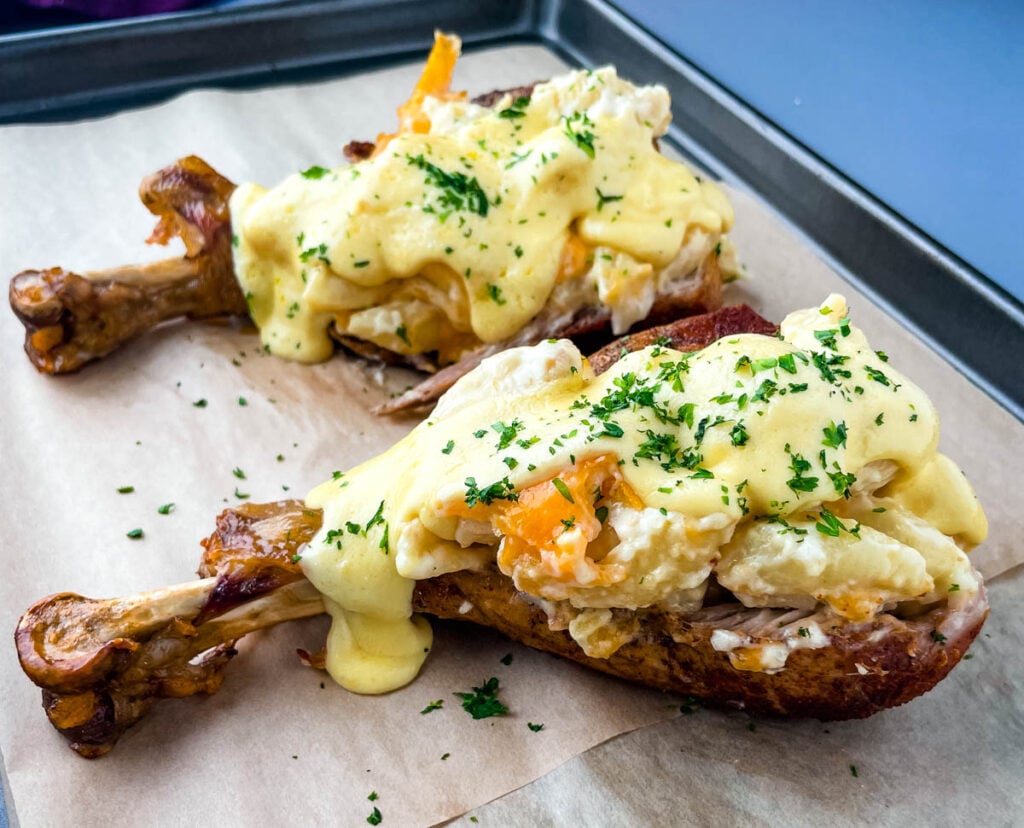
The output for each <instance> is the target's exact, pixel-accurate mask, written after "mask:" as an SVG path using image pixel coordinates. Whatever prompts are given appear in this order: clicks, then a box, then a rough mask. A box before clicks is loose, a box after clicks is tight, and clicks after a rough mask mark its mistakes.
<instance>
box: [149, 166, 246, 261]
mask: <svg viewBox="0 0 1024 828" xmlns="http://www.w3.org/2000/svg"><path fill="white" fill-rule="evenodd" d="M234 191H235V185H234V184H233V183H232V182H231V181H229V180H228V179H226V178H225V177H224V176H222V175H221V174H220V173H218V172H217V171H216V170H215V169H213V167H211V166H210V165H209V164H207V163H206V162H205V161H203V159H202V158H199V157H197V156H195V155H188V156H186V157H185V158H182V159H180V160H178V161H176V162H175V163H174V164H171V165H170V166H168V167H164V168H163V169H162V170H158V171H157V172H155V173H153V174H152V175H148V176H146V177H145V178H144V179H142V183H141V184H140V185H139V198H141V199H142V203H143V204H145V205H146V208H147V209H148V210H149V211H150V212H151V213H152V214H153V215H155V216H157V217H158V218H159V219H160V220H159V221H158V222H157V225H156V227H155V228H154V229H153V233H152V235H150V237H149V239H147V241H148V242H149V243H150V244H167V242H168V241H170V240H171V239H172V238H174V237H175V236H180V237H181V240H182V241H183V242H185V250H186V256H187V257H188V258H195V257H196V256H198V255H199V254H200V253H201V252H203V251H209V250H210V249H212V247H213V245H214V243H215V236H216V234H217V233H218V231H220V230H222V229H223V228H224V227H226V226H227V225H228V223H229V222H230V221H231V215H230V212H229V210H228V200H229V199H230V198H231V194H232V193H233V192H234Z"/></svg>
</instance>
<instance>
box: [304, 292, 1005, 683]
mask: <svg viewBox="0 0 1024 828" xmlns="http://www.w3.org/2000/svg"><path fill="white" fill-rule="evenodd" d="M846 313H847V312H846V303H845V300H844V299H843V298H842V297H840V296H830V297H829V299H828V300H827V301H826V303H825V304H824V305H823V306H822V307H821V308H813V309H810V310H807V311H800V312H798V313H794V314H791V315H790V316H789V317H788V318H787V319H786V320H785V322H784V323H783V325H782V332H781V338H774V337H765V336H758V335H741V336H736V337H732V338H729V339H723V340H719V341H718V342H715V343H713V344H712V345H710V346H708V347H707V348H705V349H704V350H702V351H700V352H697V353H694V354H689V355H687V354H681V353H679V352H676V351H673V350H671V349H667V348H663V347H654V348H648V349H646V350H643V351H639V352H636V353H633V354H629V355H627V356H625V357H624V358H623V359H622V360H620V361H619V362H618V363H617V364H616V365H615V366H613V367H612V368H611V369H610V370H609V371H607V372H606V373H604V374H602V375H601V376H598V377H594V376H593V375H592V373H591V371H590V369H589V366H588V365H587V363H586V361H585V360H584V359H583V358H582V357H581V356H580V354H579V352H578V351H577V350H576V348H575V347H574V346H573V345H571V344H570V343H568V342H564V341H561V342H555V341H551V342H547V343H544V344H541V345H538V346H536V347H534V348H520V349H513V350H511V351H507V352H505V353H503V354H500V355H498V356H496V357H492V358H491V359H489V360H487V361H485V362H484V363H483V364H482V365H481V366H480V367H479V368H478V369H477V370H475V371H473V372H471V373H470V374H468V375H467V376H465V377H464V378H463V379H461V380H460V381H459V382H458V383H457V384H456V385H455V386H454V387H453V388H452V389H451V390H450V391H449V392H448V393H447V394H446V395H445V396H444V397H443V398H442V399H441V401H440V402H439V404H438V406H437V408H436V409H435V411H434V413H433V415H432V416H431V418H430V419H429V420H428V421H426V422H425V423H423V424H421V425H420V426H419V427H417V428H416V429H415V430H414V431H413V432H411V433H410V434H409V435H408V436H407V437H406V438H405V439H404V440H402V441H401V442H399V443H398V444H397V445H396V446H395V447H394V448H392V449H391V450H390V451H388V452H386V453H385V454H383V455H381V456H379V457H378V458H376V459H374V460H372V461H370V462H369V463H366V464H364V465H363V466H360V467H358V468H356V469H354V470H352V471H350V472H349V473H348V474H345V475H339V476H337V479H334V480H331V481H328V482H327V483H325V484H323V485H322V486H320V487H319V488H317V489H316V490H314V491H313V492H312V493H311V494H310V496H309V498H308V501H307V502H308V504H309V505H310V506H315V507H319V508H323V509H324V510H325V516H324V524H323V529H322V530H321V532H320V534H319V535H318V536H317V537H316V538H314V540H313V541H312V542H311V543H310V544H309V546H308V547H307V548H306V549H305V550H304V551H303V553H302V554H303V560H302V564H303V569H304V571H305V572H306V574H307V575H308V577H309V578H310V580H311V581H312V582H313V583H314V584H315V585H316V586H317V588H318V589H320V590H321V591H322V592H323V593H324V594H325V595H326V596H327V597H328V598H329V599H330V602H331V603H330V604H329V606H330V608H331V611H332V615H333V616H334V619H335V627H336V628H340V630H341V632H339V633H338V634H337V635H335V633H334V632H333V631H332V634H331V643H330V645H329V659H330V661H329V663H330V664H331V665H332V666H331V672H332V675H334V676H335V677H336V678H337V679H338V680H339V681H340V682H341V683H342V684H343V685H345V686H346V687H350V688H351V689H355V690H358V691H360V692H380V691H384V690H388V689H392V688H393V687H396V686H400V685H401V684H403V683H405V682H407V681H408V680H409V679H410V678H411V677H412V676H413V675H415V672H416V669H418V667H419V664H420V663H421V662H422V659H423V657H424V655H425V651H426V650H427V649H429V639H427V638H425V635H426V633H425V630H424V627H423V626H421V625H419V624H418V623H417V622H416V621H415V620H414V619H413V618H412V615H411V602H410V599H411V593H412V589H413V585H414V580H415V579H420V578H429V577H432V576H435V575H439V574H442V573H444V572H450V571H455V570H460V569H466V568H481V567H485V566H489V565H493V564H494V563H495V562H497V564H498V566H499V567H500V568H501V570H502V571H503V572H505V574H507V575H509V576H510V577H512V578H513V579H514V580H515V583H516V585H517V587H518V588H519V589H521V590H523V591H524V592H526V593H528V594H530V595H532V596H534V597H535V598H536V599H538V600H541V601H545V602H551V606H552V607H554V608H556V609H557V611H558V613H560V614H561V615H562V616H564V618H566V619H568V620H567V623H566V626H567V627H568V629H569V631H570V633H571V634H572V635H573V636H574V637H575V638H576V640H577V641H578V643H579V644H580V645H581V647H583V648H584V650H586V651H587V652H588V653H590V654H592V655H596V656H607V655H609V654H610V653H611V652H614V650H615V649H616V648H617V647H618V646H621V644H622V643H623V642H624V641H626V640H628V638H629V636H630V634H631V630H632V627H630V624H631V623H634V626H635V619H632V621H631V620H630V618H629V617H628V614H624V613H623V612H622V610H637V609H643V608H645V607H658V608H665V609H671V610H681V611H687V610H692V609H695V608H697V607H699V606H700V603H701V600H702V598H703V595H704V590H705V588H706V585H707V583H708V578H709V576H710V575H711V574H712V573H714V574H715V576H716V577H717V578H718V580H719V581H720V582H721V583H722V585H724V586H725V587H727V588H728V589H730V590H731V591H732V592H733V593H734V594H735V595H736V596H737V597H738V598H739V599H740V600H741V601H743V602H744V603H745V604H747V605H749V606H773V607H796V608H801V607H807V608H813V607H815V606H818V605H820V604H827V605H828V606H830V607H831V608H832V610H833V611H834V612H836V613H838V614H840V615H843V616H845V617H847V618H849V619H851V620H861V619H865V618H870V617H871V616H872V615H873V614H874V613H875V612H877V611H879V610H880V609H883V608H888V607H892V606H894V605H895V604H898V603H901V602H907V601H935V600H940V599H946V598H949V599H950V600H952V601H954V602H955V601H960V600H968V599H969V597H970V596H971V595H973V594H974V592H976V590H977V588H978V584H977V582H976V580H975V577H974V575H973V572H972V568H971V566H970V564H969V562H968V561H967V557H966V555H965V553H964V551H963V549H962V548H961V544H962V545H964V546H966V545H970V544H972V543H974V542H978V541H980V540H981V539H983V538H984V536H985V532H986V526H985V518H984V514H983V513H982V511H981V509H980V507H979V506H978V505H977V501H976V500H975V498H974V495H973V493H972V492H971V489H970V486H969V485H968V484H967V483H966V481H964V480H963V477H962V475H961V474H960V473H959V472H958V471H957V470H956V469H955V467H954V466H953V465H952V464H951V463H950V462H949V461H948V460H946V459H945V458H943V457H942V455H939V454H938V453H937V452H936V446H937V443H938V432H939V424H938V418H937V416H936V412H935V410H934V408H933V407H932V405H931V403H930V402H929V401H928V399H927V397H926V396H925V395H924V393H923V392H922V391H921V390H920V389H919V388H917V387H916V386H914V385H913V384H912V383H910V382H909V381H908V380H907V379H906V378H905V377H903V375H902V374H900V373H899V372H897V371H896V370H895V369H893V368H892V367H891V366H890V365H889V364H888V362H887V361H886V358H885V356H884V354H880V353H877V352H875V351H873V350H872V349H871V348H870V346H869V345H868V343H867V341H866V339H865V338H864V336H863V334H862V333H861V332H860V331H859V330H858V329H856V328H854V327H852V326H851V325H850V323H849V321H848V319H847V316H846ZM918 469H931V470H933V472H934V473H933V474H930V475H927V476H926V475H922V474H920V473H918V472H917V470H918ZM935 470H938V471H935ZM936 516H939V519H938V523H940V524H941V525H935V522H934V520H935V517H936ZM958 542H959V543H958ZM622 617H624V619H625V620H622ZM620 620H621V623H620ZM336 641H340V642H341V643H340V644H338V648H337V650H336V651H335V652H331V648H332V647H334V646H335V642H336ZM773 663H774V662H773ZM773 669H774V668H773ZM353 675H355V676H357V678H356V679H354V680H353V679H352V678H351V677H352V676H353Z"/></svg>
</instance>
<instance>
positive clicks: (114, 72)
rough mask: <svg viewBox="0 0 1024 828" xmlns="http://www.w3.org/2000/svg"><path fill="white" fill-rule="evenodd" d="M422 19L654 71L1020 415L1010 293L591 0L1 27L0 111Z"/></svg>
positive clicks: (718, 149) (764, 184) (345, 45)
mask: <svg viewBox="0 0 1024 828" xmlns="http://www.w3.org/2000/svg"><path fill="white" fill-rule="evenodd" d="M434 27H439V28H443V29H446V30H449V31H457V32H459V34H460V35H461V37H462V38H463V41H464V43H465V46H466V49H467V51H469V50H472V49H473V48H481V47H489V46H495V45H500V44H504V43H509V42H535V43H541V44H543V45H545V46H547V47H548V48H550V49H552V50H553V51H555V52H556V53H558V54H559V55H560V56H561V57H563V58H565V59H566V60H568V61H570V62H572V63H575V64H579V65H584V66H597V65H600V64H603V63H614V64H616V65H617V66H618V68H619V69H620V70H621V72H622V73H623V75H625V76H626V77H630V78H632V79H635V80H637V81H644V82H654V81H657V82H659V83H662V84H664V85H666V86H667V87H668V89H669V91H670V92H671V94H672V103H673V110H674V114H675V115H676V120H677V122H680V121H682V122H685V123H686V124H687V131H686V133H685V134H684V133H683V132H682V131H681V130H679V129H678V128H675V127H673V129H672V131H671V132H670V133H669V136H668V138H669V140H670V142H671V143H673V144H674V145H675V146H676V148H677V149H678V150H679V151H680V152H682V154H683V155H684V156H687V157H689V159H690V160H691V161H693V162H695V163H697V164H698V165H700V166H702V167H704V168H705V169H706V170H707V171H708V172H709V173H710V174H712V175H714V176H716V177H718V178H720V179H722V180H724V181H727V182H729V183H733V184H736V185H738V186H740V187H745V188H747V189H749V190H752V191H753V192H756V193H757V194H758V195H760V196H761V197H762V198H763V199H764V200H765V201H766V202H768V203H769V204H771V205H772V206H773V207H774V208H775V209H776V210H778V211H779V213H781V214H782V215H783V216H784V217H785V218H786V219H787V220H788V221H789V222H790V223H791V224H792V225H793V226H794V227H795V228H796V229H797V230H798V231H799V232H800V233H801V234H802V235H803V236H804V238H805V239H806V240H807V241H808V242H809V243H810V244H811V245H812V247H814V248H815V249H816V251H817V252H818V253H819V254H820V255H821V256H822V257H823V258H824V259H825V260H826V261H827V262H828V263H829V265H830V266H831V267H832V268H833V269H835V270H836V271H837V272H839V273H840V274H841V275H842V276H843V277H844V278H845V279H847V280H848V281H849V282H851V283H853V284H854V285H856V286H857V287H859V288H860V289H862V290H864V291H865V292H866V293H868V294H869V295H870V296H871V297H872V298H873V299H874V300H875V301H876V302H878V303H879V304H880V305H881V306H882V307H884V308H885V309H886V310H887V311H888V312H889V313H890V314H891V315H892V316H894V317H895V318H897V319H898V320H900V321H901V322H902V323H903V324H904V325H905V326H906V327H907V328H909V329H910V330H912V331H913V332H914V333H916V334H917V335H918V336H919V337H921V338H922V339H923V340H925V341H926V342H928V343H929V344H930V345H931V346H932V347H933V348H935V349H936V350H937V351H939V352H940V353H941V354H943V356H945V357H946V358H947V359H948V360H949V361H950V362H951V363H952V364H953V365H954V366H956V367H957V369H958V370H960V371H961V372H962V373H963V374H964V375H965V376H966V377H968V378H969V379H970V380H971V381H972V382H974V383H975V384H976V385H978V386H979V387H980V388H982V389H983V390H985V391H986V392H987V393H988V394H989V395H990V396H992V397H993V398H994V399H995V400H997V401H998V402H999V403H1000V404H1002V405H1003V406H1004V407H1006V408H1007V409H1008V410H1009V411H1010V412H1012V413H1013V414H1014V415H1015V416H1016V417H1017V418H1018V419H1022V420H1024V359H1020V358H1019V356H1020V355H1022V354H1024V306H1022V304H1021V302H1020V301H1018V300H1017V299H1015V298H1014V297H1012V296H1010V295H1009V294H1008V293H1007V292H1006V291H1004V290H1002V289H1001V288H999V287H997V286H996V285H994V284H993V283H992V282H991V281H990V280H989V279H987V278H986V277H985V276H984V275H983V274H982V273H980V272H978V271H977V270H976V269H974V268H973V267H971V266H970V265H969V264H967V263H966V262H964V261H963V260H962V259H960V258H958V257H957V256H955V255H954V254H953V253H951V252H950V251H949V250H947V249H946V248H944V247H943V246H942V245H941V244H940V243H939V242H937V241H936V240H935V239H932V238H930V237H929V236H927V235H926V234H925V233H923V232H921V231H920V230H919V229H917V228H916V227H914V226H913V225H912V224H911V223H910V222H908V221H907V220H905V219H904V218H903V217H901V216H900V215H898V214H897V213H896V212H895V211H893V210H892V209H890V208H889V207H888V206H886V205H885V204H883V203H881V202H880V201H878V200H877V199H876V198H874V197H873V196H872V195H871V194H870V193H868V192H866V191H865V190H863V189H862V188H860V187H859V186H858V185H857V184H856V183H854V182H853V181H851V180H850V179H848V178H847V177H845V176H844V175H843V174H842V173H841V172H840V171H839V170H837V169H835V168H834V167H832V166H830V165H829V164H827V163H826V162H825V161H823V160H822V159H821V158H820V157H818V156H817V155H815V154H814V153H813V152H811V151H809V150H808V149H807V148H806V147H804V146H802V145H801V144H800V143H799V142H798V141H796V140H794V139H793V138H792V137H791V136H789V135H787V134H786V133H785V132H784V131H782V130H781V129H779V128H778V127H777V126H776V125H775V124H773V123H772V122H771V121H770V120H769V119H767V118H765V117H764V116H763V115H762V114H761V113H759V112H757V111H756V110H754V109H753V108H751V107H750V106H749V105H747V104H746V103H744V102H743V101H742V100H740V99H739V98H737V97H736V96H735V95H733V94H732V93H731V92H730V91H729V90H727V89H725V88H723V87H722V86H721V85H719V84H717V83H716V82H715V81H714V80H713V79H712V78H710V77H708V76H707V75H706V74H704V73H703V72H701V71H700V70H699V69H697V68H696V67H695V66H693V65H692V64H691V63H688V62H687V61H686V59H685V58H684V57H682V56H680V55H678V54H676V53H675V52H674V51H673V50H672V49H670V48H669V47H667V46H666V45H665V44H664V43H662V42H661V41H660V40H658V38H657V37H656V36H655V35H653V34H652V33H651V32H649V31H646V30H644V29H643V28H642V27H640V26H638V25H637V24H636V23H635V22H633V21H632V20H631V19H630V18H629V17H627V16H626V15H625V14H623V13H622V12H620V11H619V10H618V9H617V8H615V7H614V6H613V5H611V4H610V3H607V2H601V0H480V1H479V2H475V3H465V2H460V1H459V0H434V2H430V3H423V2H416V0H356V1H355V2H353V1H352V0H292V2H278V3H271V4H265V5H259V6H249V7H243V8H238V9H231V10H206V11H195V12H187V13H181V14H177V15H174V16H163V17H151V18H146V19H141V20H133V21H122V22H115V23H97V24H88V25H81V26H75V27H68V28H63V29H50V30H46V31H42V32H31V33H21V34H14V35H7V36H3V37H0V123H10V122H41V121H54V120H69V119H75V118H81V117H90V116H96V115H100V114H104V113H108V112H112V111H116V110H119V109H123V108H126V107H131V106H137V105H140V104H143V103H151V102H153V101H156V100H160V99H163V98H167V97H169V96H171V95H174V94H176V93H177V92H180V91H182V90H185V89H192V88H196V87H203V86H217V87H235V88H237V87H245V86H264V85H270V84H276V83H285V82H287V83H295V82H297V81H302V80H313V79H323V78H327V77H333V76H339V75H343V74H349V73H353V72H357V71H360V70H364V69H366V68H367V67H369V66H375V65H381V64H385V63H389V62H396V61H400V60H405V59H413V58H414V57H417V58H418V57H420V56H422V55H423V54H424V52H425V51H426V50H427V49H428V48H429V46H430V42H431V38H430V33H431V31H432V29H433V28H434ZM129 67H130V69H129ZM684 113H685V117H681V116H683V114H684ZM1015 357H1017V358H1015Z"/></svg>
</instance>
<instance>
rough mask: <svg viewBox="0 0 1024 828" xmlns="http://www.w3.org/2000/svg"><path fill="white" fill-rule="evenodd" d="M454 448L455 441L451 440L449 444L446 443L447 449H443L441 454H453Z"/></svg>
mask: <svg viewBox="0 0 1024 828" xmlns="http://www.w3.org/2000/svg"><path fill="white" fill-rule="evenodd" d="M454 448H455V441H454V440H449V441H448V442H447V443H445V447H444V448H443V449H441V454H451V453H452V450H453V449H454Z"/></svg>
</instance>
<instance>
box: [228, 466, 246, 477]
mask: <svg viewBox="0 0 1024 828" xmlns="http://www.w3.org/2000/svg"><path fill="white" fill-rule="evenodd" d="M231 473H232V474H233V475H234V476H235V477H237V478H238V479H239V480H245V472H244V471H242V470H241V469H240V468H238V467H237V466H235V468H233V469H232V470H231Z"/></svg>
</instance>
